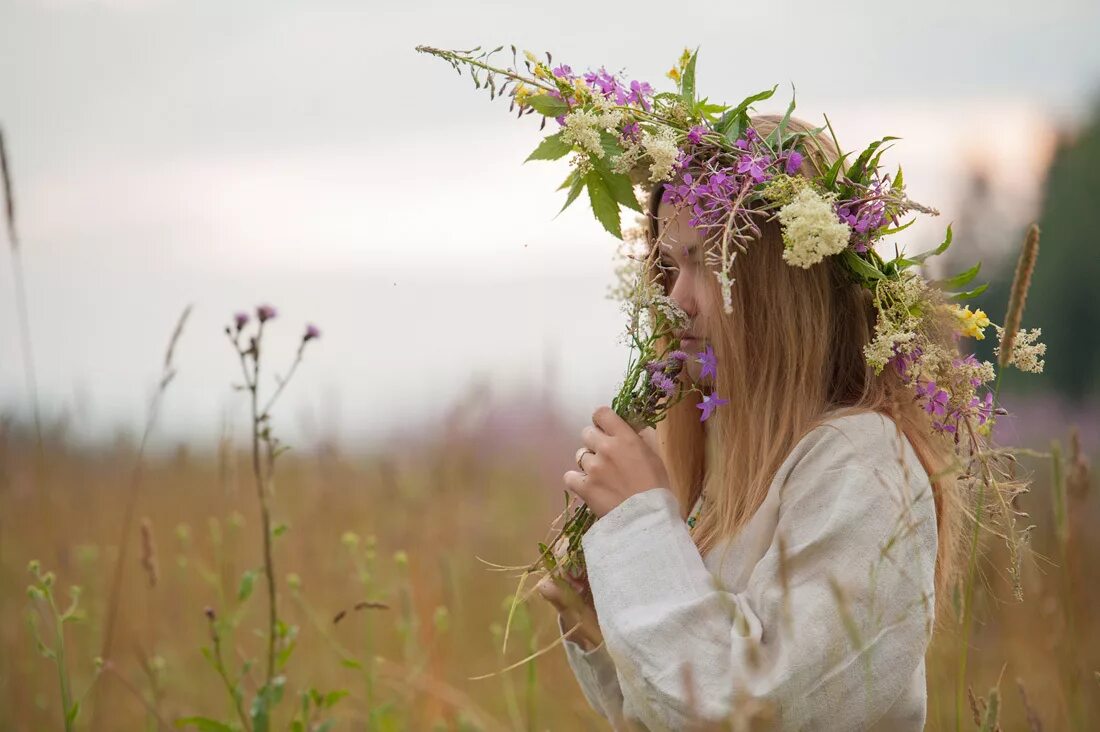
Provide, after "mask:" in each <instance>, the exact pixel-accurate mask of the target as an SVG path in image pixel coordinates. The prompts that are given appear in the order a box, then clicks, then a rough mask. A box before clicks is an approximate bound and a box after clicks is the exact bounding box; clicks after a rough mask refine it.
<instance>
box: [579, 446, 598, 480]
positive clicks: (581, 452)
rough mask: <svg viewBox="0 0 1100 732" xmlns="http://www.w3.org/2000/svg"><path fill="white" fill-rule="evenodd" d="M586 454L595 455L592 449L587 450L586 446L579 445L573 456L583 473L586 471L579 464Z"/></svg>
mask: <svg viewBox="0 0 1100 732" xmlns="http://www.w3.org/2000/svg"><path fill="white" fill-rule="evenodd" d="M587 454H592V455H595V454H596V453H595V452H593V451H592V450H589V449H588V448H587V447H581V448H578V450H577V454H576V456H575V458H574V459H575V460H576V461H577V467H578V468H580V469H581V472H582V473H585V474H587V471H586V470H585V469H584V466H583V465H582V464H581V460H582V459H583V458H584V456H585V455H587Z"/></svg>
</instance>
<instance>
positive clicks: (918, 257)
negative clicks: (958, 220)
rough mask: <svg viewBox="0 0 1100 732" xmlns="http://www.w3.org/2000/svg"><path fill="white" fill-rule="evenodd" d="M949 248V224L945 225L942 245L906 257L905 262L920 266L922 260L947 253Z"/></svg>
mask: <svg viewBox="0 0 1100 732" xmlns="http://www.w3.org/2000/svg"><path fill="white" fill-rule="evenodd" d="M949 246H951V224H948V225H947V236H946V237H945V238H944V240H943V243H942V244H940V245H939V246H938V247H936V248H935V249H929V250H928V251H927V252H921V253H920V254H914V255H913V256H912V257H908V259H907V260H906V261H909V262H913V263H916V264H922V263H923V262H924V260H926V259H928V258H929V257H934V256H936V255H937V254H943V253H944V252H946V251H947V248H948V247H949Z"/></svg>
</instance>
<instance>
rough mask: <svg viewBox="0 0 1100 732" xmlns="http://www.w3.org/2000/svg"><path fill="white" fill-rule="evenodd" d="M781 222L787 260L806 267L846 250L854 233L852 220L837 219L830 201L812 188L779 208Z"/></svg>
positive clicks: (785, 258) (803, 190)
mask: <svg viewBox="0 0 1100 732" xmlns="http://www.w3.org/2000/svg"><path fill="white" fill-rule="evenodd" d="M779 223H780V224H781V225H782V227H783V243H784V248H783V260H784V261H786V262H787V263H788V264H793V265H796V266H799V267H802V268H803V269H809V268H810V267H811V266H813V265H815V264H817V263H818V262H820V261H821V260H823V259H824V258H825V257H827V256H829V255H832V254H838V253H840V252H842V251H844V249H845V248H846V247H847V246H848V239H849V237H850V236H851V229H850V228H849V227H848V224H846V223H843V222H841V221H839V220H837V217H836V214H835V213H834V212H833V208H832V206H831V205H830V204H829V201H828V200H826V198H824V197H823V196H822V195H821V194H820V193H818V192H817V191H815V190H814V189H812V188H803V189H802V190H800V191H799V192H798V193H797V194H796V195H795V197H794V200H792V201H791V202H790V203H788V204H787V205H785V206H783V207H782V208H781V209H779Z"/></svg>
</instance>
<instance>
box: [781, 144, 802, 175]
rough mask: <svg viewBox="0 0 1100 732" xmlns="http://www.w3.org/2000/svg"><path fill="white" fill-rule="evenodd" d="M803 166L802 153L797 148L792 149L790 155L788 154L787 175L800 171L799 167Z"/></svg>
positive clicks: (785, 169)
mask: <svg viewBox="0 0 1100 732" xmlns="http://www.w3.org/2000/svg"><path fill="white" fill-rule="evenodd" d="M801 166H802V153H800V152H798V151H797V150H791V153H790V155H788V156H787V166H786V167H785V168H784V171H785V172H786V173H787V175H794V174H795V173H797V172H798V169H799V167H801Z"/></svg>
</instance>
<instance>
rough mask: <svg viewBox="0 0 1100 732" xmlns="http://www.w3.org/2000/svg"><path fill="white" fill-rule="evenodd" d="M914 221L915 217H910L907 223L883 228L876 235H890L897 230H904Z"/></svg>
mask: <svg viewBox="0 0 1100 732" xmlns="http://www.w3.org/2000/svg"><path fill="white" fill-rule="evenodd" d="M914 223H916V219H910V220H909V223H907V224H902V225H901V226H895V227H894V228H892V229H883V230H882V231H880V232H879V233H878V235H879V236H891V235H892V234H896V233H898V232H899V231H905V230H906V229H908V228H909V227H910V226H912V225H913V224H914Z"/></svg>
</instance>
